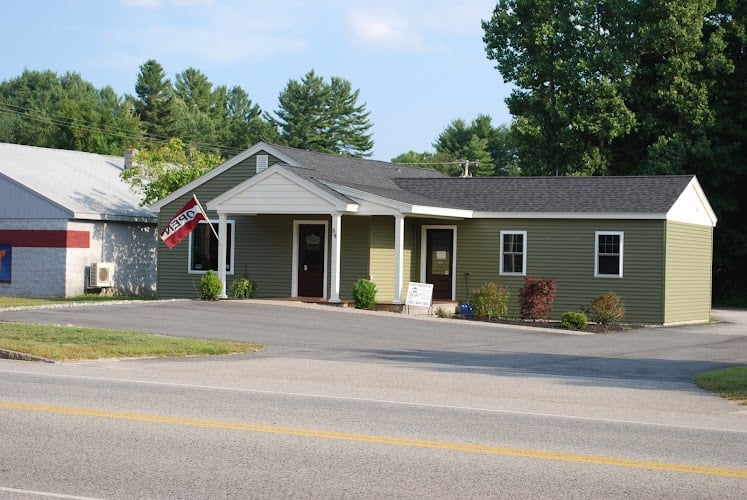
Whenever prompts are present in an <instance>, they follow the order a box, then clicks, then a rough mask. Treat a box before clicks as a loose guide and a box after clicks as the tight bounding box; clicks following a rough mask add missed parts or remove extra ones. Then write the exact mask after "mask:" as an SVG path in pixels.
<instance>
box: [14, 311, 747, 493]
mask: <svg viewBox="0 0 747 500" xmlns="http://www.w3.org/2000/svg"><path fill="white" fill-rule="evenodd" d="M729 314H731V313H729V312H725V316H724V318H725V319H727V320H728V322H726V321H725V322H722V323H720V324H717V325H701V326H690V327H681V328H666V329H644V330H636V331H631V332H624V333H619V334H609V335H569V334H563V333H559V332H556V331H538V330H530V329H517V328H505V327H498V326H493V325H490V326H486V325H480V324H475V323H467V322H460V321H446V320H422V319H416V320H413V319H405V318H402V317H399V316H395V315H387V314H367V313H361V312H357V311H341V310H336V309H331V308H329V307H325V306H313V307H311V306H310V307H289V306H287V305H275V304H271V303H266V302H220V303H206V302H194V301H169V302H154V303H148V304H118V305H104V306H102V305H97V306H91V307H71V308H55V309H43V310H40V309H35V310H23V311H3V312H0V320H2V321H24V322H27V321H31V322H40V323H58V324H75V325H83V326H105V327H114V328H129V329H134V330H143V331H149V332H154V333H165V334H178V335H197V336H207V337H219V338H237V339H242V340H249V341H253V342H254V341H256V342H261V343H264V344H265V345H266V347H267V348H266V350H265V351H264V352H263V353H261V354H258V355H241V356H220V357H215V358H187V359H179V360H164V359H147V360H100V361H94V362H80V363H58V364H53V365H48V364H41V363H27V362H20V361H0V442H2V443H3V447H2V449H0V498H6V497H7V498H37V497H40V495H42V494H58V495H72V496H78V497H92V498H135V497H137V498H281V497H282V498H301V497H303V498H384V497H386V498H407V497H410V498H412V497H429V498H479V497H483V498H485V497H493V498H503V497H508V496H513V497H520V498H525V497H532V498H539V497H542V498H545V497H553V498H563V497H573V498H644V497H649V498H652V497H656V498H705V497H713V498H744V497H745V496H747V472H746V471H747V460H746V459H745V456H744V448H745V445H747V410H745V408H744V407H739V406H737V405H735V404H733V403H731V402H728V401H725V400H723V399H721V398H718V397H715V396H712V395H709V394H706V393H704V392H702V391H700V390H698V389H697V388H695V387H694V386H693V385H692V384H691V382H690V378H691V376H692V374H693V373H694V372H696V371H699V370H701V369H710V368H713V367H722V366H731V365H734V364H742V365H743V364H747V334H745V329H744V327H743V325H740V324H739V323H738V321H741V319H740V317H739V316H740V315H739V313H735V316H734V317H733V318H732V317H729V318H726V315H729ZM740 471H741V472H740ZM27 492H35V493H33V494H29V493H27Z"/></svg>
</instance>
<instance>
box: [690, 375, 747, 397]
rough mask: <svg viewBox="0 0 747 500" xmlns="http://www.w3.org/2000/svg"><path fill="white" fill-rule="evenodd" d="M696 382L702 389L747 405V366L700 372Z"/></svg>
mask: <svg viewBox="0 0 747 500" xmlns="http://www.w3.org/2000/svg"><path fill="white" fill-rule="evenodd" d="M694 382H695V385H697V386H698V387H700V388H701V389H705V390H706V391H710V392H715V393H717V394H720V395H721V396H723V397H725V398H728V399H732V400H736V401H738V402H739V404H742V405H747V366H736V367H733V368H724V369H723V370H713V371H710V372H703V373H699V374H698V375H696V376H695V380H694Z"/></svg>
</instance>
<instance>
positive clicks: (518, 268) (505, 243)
mask: <svg viewBox="0 0 747 500" xmlns="http://www.w3.org/2000/svg"><path fill="white" fill-rule="evenodd" d="M526 273H527V232H526V231H501V262H500V274H502V275H507V276H511V275H514V276H525V275H526Z"/></svg>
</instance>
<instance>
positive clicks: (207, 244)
mask: <svg viewBox="0 0 747 500" xmlns="http://www.w3.org/2000/svg"><path fill="white" fill-rule="evenodd" d="M211 224H212V225H213V228H214V229H215V232H216V233H217V232H218V222H211ZM226 233H227V234H226V273H227V274H233V241H234V237H233V236H234V223H233V221H228V222H227V223H226ZM210 269H212V270H213V271H215V272H218V238H216V237H215V235H214V234H213V232H212V231H211V230H210V227H209V226H208V223H207V222H206V221H200V223H199V224H197V227H196V228H195V229H194V231H192V232H191V233H190V235H189V272H190V273H206V272H208V270H210Z"/></svg>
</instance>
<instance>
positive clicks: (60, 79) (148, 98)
mask: <svg viewBox="0 0 747 500" xmlns="http://www.w3.org/2000/svg"><path fill="white" fill-rule="evenodd" d="M134 90H135V93H134V95H129V94H126V95H124V96H120V95H117V93H116V92H115V91H114V90H113V89H112V87H110V86H105V87H104V88H101V89H97V88H96V87H95V86H94V85H93V84H91V83H90V82H87V81H85V80H83V78H82V77H81V75H80V74H78V73H74V72H67V73H65V74H62V75H58V74H56V73H54V72H53V71H32V70H25V71H24V72H23V74H21V75H20V76H18V77H17V78H12V79H9V80H6V81H3V82H2V83H0V141H2V142H10V143H15V144H28V145H34V146H41V147H50V148H57V149H71V150H79V151H88V152H92V153H101V154H114V155H122V154H124V152H125V150H126V149H127V148H128V147H129V146H133V145H134V146H137V147H138V148H140V149H142V148H153V147H160V146H162V145H163V144H166V143H168V141H169V140H170V139H172V138H178V139H180V140H181V141H182V143H183V144H184V145H185V146H187V147H189V146H191V147H193V148H196V149H197V150H199V151H201V152H203V153H206V154H213V155H217V156H219V157H223V158H226V157H230V156H233V155H234V154H236V153H238V152H240V151H242V150H244V149H246V148H247V147H249V146H251V145H252V144H255V143H256V142H258V141H260V140H264V141H267V142H272V143H279V144H285V145H289V146H294V147H299V148H304V149H311V150H315V151H323V152H327V153H332V154H342V155H349V156H357V157H366V156H370V155H371V152H372V150H373V145H374V143H373V138H372V134H371V133H370V128H371V126H372V124H371V122H370V121H369V119H368V116H369V113H368V112H367V111H366V109H365V104H360V103H358V99H359V90H354V89H353V88H352V85H351V84H350V82H348V81H347V80H345V79H343V78H339V77H332V78H331V79H330V80H329V82H327V81H325V79H324V78H323V77H321V76H319V75H317V74H316V73H315V72H314V71H313V70H312V71H309V72H308V73H307V74H306V75H305V76H304V77H303V78H302V79H301V80H300V81H296V80H290V81H289V82H288V85H287V86H286V88H285V89H284V90H283V91H281V92H280V95H279V98H278V109H277V110H276V112H275V113H274V114H272V113H268V112H264V111H263V110H262V109H261V108H260V106H259V105H257V104H255V103H254V102H253V101H252V99H251V98H250V97H249V94H248V93H247V91H246V90H244V89H243V88H242V87H241V86H238V85H236V86H232V87H228V86H225V85H218V86H215V85H213V83H212V82H210V80H209V79H208V77H207V75H205V74H204V73H202V72H201V71H200V70H198V69H195V68H188V69H186V70H184V71H182V72H181V73H178V74H177V75H176V78H175V79H174V81H173V82H172V81H171V80H170V79H169V78H168V77H167V75H166V72H165V71H164V68H163V66H161V64H159V63H158V62H157V61H155V60H149V61H146V62H145V63H144V64H143V65H141V66H140V69H139V72H138V75H137V81H136V84H135V89H134Z"/></svg>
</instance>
